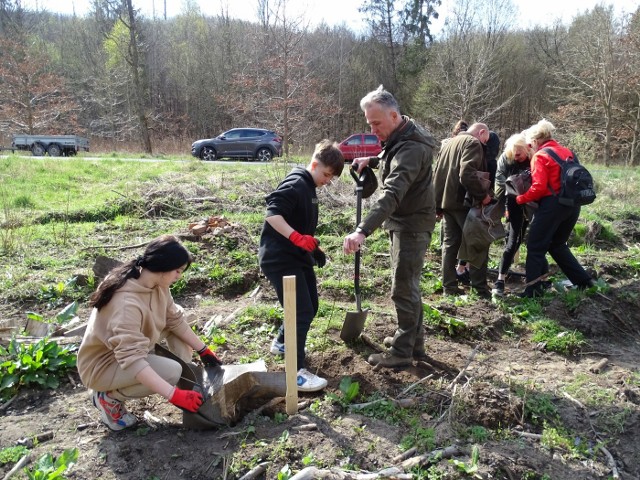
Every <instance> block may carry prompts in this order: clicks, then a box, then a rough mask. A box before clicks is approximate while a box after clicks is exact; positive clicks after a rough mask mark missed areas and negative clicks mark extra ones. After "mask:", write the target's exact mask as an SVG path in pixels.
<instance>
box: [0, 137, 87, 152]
mask: <svg viewBox="0 0 640 480" xmlns="http://www.w3.org/2000/svg"><path fill="white" fill-rule="evenodd" d="M14 149H15V150H29V151H30V152H31V154H32V155H33V156H35V157H42V156H43V155H44V154H45V153H48V154H49V156H50V157H60V156H63V155H64V156H65V157H71V156H73V155H75V154H77V153H78V152H80V151H85V152H88V151H89V139H87V138H84V137H79V136H77V135H12V137H11V150H14ZM7 150H8V149H7Z"/></svg>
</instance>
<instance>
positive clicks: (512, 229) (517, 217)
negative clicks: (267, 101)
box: [498, 195, 529, 275]
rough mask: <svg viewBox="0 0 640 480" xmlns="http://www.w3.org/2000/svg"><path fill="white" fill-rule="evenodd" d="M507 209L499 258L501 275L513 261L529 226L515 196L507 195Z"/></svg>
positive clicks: (522, 207) (522, 208)
mask: <svg viewBox="0 0 640 480" xmlns="http://www.w3.org/2000/svg"><path fill="white" fill-rule="evenodd" d="M507 211H508V212H509V227H508V231H507V238H506V245H505V247H504V251H503V252H502V259H501V260H500V269H499V270H498V271H499V272H500V273H501V274H503V275H504V274H505V273H507V272H508V271H509V267H511V264H512V263H513V257H514V256H515V255H516V252H517V251H518V249H519V248H520V245H521V244H522V240H523V239H524V233H525V232H526V231H527V227H528V226H529V222H528V221H527V217H525V215H524V206H522V205H518V204H517V203H516V200H515V197H513V196H511V195H509V196H507Z"/></svg>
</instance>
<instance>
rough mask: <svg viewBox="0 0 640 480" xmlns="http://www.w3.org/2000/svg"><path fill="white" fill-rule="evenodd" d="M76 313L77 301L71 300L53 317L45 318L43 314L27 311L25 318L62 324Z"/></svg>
mask: <svg viewBox="0 0 640 480" xmlns="http://www.w3.org/2000/svg"><path fill="white" fill-rule="evenodd" d="M77 313H78V302H71V303H70V304H69V305H67V306H66V307H64V308H63V309H62V310H60V312H58V314H56V316H55V317H53V318H52V319H49V320H47V319H46V318H45V317H44V316H42V315H40V314H39V313H36V312H27V318H28V319H30V320H37V321H38V322H44V323H56V324H58V325H64V324H65V323H67V322H68V321H69V320H71V319H72V318H75V316H76V315H77Z"/></svg>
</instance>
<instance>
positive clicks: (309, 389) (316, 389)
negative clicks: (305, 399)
mask: <svg viewBox="0 0 640 480" xmlns="http://www.w3.org/2000/svg"><path fill="white" fill-rule="evenodd" d="M328 383H329V382H327V381H326V380H325V381H324V384H323V385H322V386H319V387H304V386H301V387H298V391H299V392H305V393H310V392H319V391H320V390H323V389H324V388H326V386H327V385H328Z"/></svg>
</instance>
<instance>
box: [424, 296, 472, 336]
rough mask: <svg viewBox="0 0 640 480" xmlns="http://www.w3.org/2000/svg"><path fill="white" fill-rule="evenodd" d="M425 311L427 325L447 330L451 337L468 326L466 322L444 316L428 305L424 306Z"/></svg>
mask: <svg viewBox="0 0 640 480" xmlns="http://www.w3.org/2000/svg"><path fill="white" fill-rule="evenodd" d="M423 310H424V321H425V323H427V324H429V325H432V326H434V327H438V328H443V329H445V330H446V331H447V333H448V334H449V336H451V337H452V336H454V335H455V334H457V333H459V332H460V331H461V330H463V329H464V328H465V327H466V326H467V324H466V323H465V322H464V321H462V320H459V319H457V318H453V317H449V316H447V315H444V314H443V313H442V312H440V310H437V309H435V308H433V307H432V306H430V305H428V304H426V303H425V304H424V305H423Z"/></svg>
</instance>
